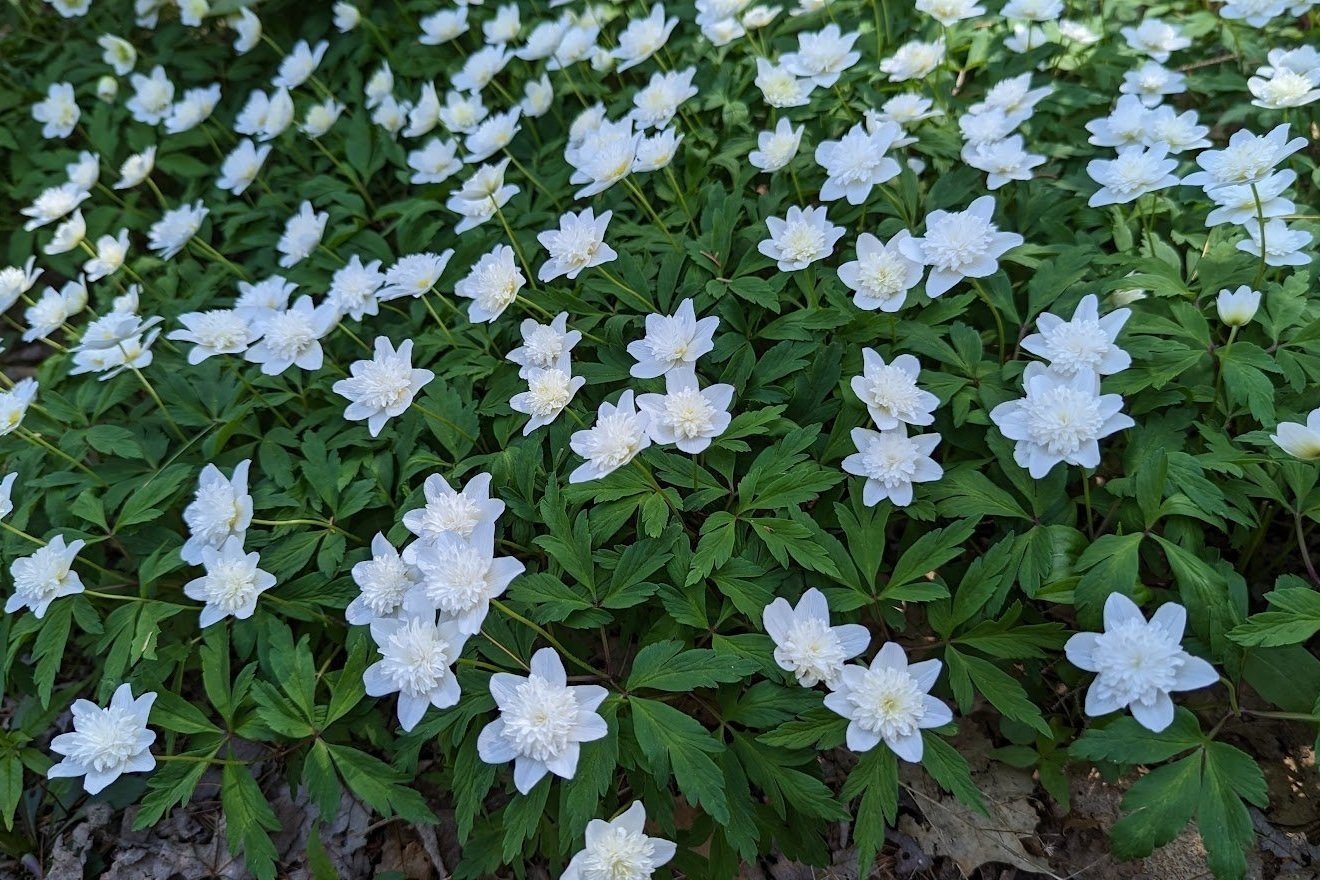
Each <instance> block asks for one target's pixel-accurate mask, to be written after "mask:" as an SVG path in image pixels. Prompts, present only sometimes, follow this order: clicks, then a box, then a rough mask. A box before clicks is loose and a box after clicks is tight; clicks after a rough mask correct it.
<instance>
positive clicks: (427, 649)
mask: <svg viewBox="0 0 1320 880" xmlns="http://www.w3.org/2000/svg"><path fill="white" fill-rule="evenodd" d="M371 637H372V639H374V640H375V642H376V650H377V651H379V652H380V655H381V659H380V660H377V661H376V662H375V663H373V664H371V665H370V666H368V667H367V668H366V671H364V672H363V673H362V684H363V686H364V687H365V688H366V692H367V694H368V696H372V697H382V696H384V695H386V694H392V693H395V692H397V693H398V694H399V705H398V710H397V711H398V717H399V726H400V727H402V728H403V729H404V730H405V731H407V730H412V729H413V728H414V727H416V726H417V722H419V721H421V720H422V716H423V715H425V714H426V708H427V707H428V706H435V707H436V708H437V709H447V708H449V707H450V706H453V705H454V704H455V703H457V702H458V698H459V696H460V695H461V694H460V692H459V687H458V678H457V677H455V675H454V672H453V669H452V668H451V667H453V665H454V664H455V663H457V662H458V657H459V655H460V654H462V653H463V645H464V644H465V643H466V642H467V638H468V637H467V635H466V634H465V633H463V632H462V631H460V630H459V628H458V625H457V624H455V623H454V622H453V621H442V622H440V623H436V620H435V615H434V614H428V615H423V616H421V617H406V618H400V619H393V620H382V619H378V620H373V621H372V622H371Z"/></svg>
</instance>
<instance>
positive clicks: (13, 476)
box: [0, 471, 18, 519]
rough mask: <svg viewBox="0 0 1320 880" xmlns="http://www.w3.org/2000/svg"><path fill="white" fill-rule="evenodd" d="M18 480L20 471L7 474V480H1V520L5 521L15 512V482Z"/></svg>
mask: <svg viewBox="0 0 1320 880" xmlns="http://www.w3.org/2000/svg"><path fill="white" fill-rule="evenodd" d="M17 479H18V471H11V472H10V473H8V474H5V478H4V479H3V480H0V519H4V518H5V517H7V516H9V514H11V513H13V512H14V500H13V497H12V496H13V494H14V481H15V480H17Z"/></svg>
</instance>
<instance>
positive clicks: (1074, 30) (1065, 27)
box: [1059, 18, 1100, 46]
mask: <svg viewBox="0 0 1320 880" xmlns="http://www.w3.org/2000/svg"><path fill="white" fill-rule="evenodd" d="M1059 35H1060V36H1061V37H1063V38H1064V39H1065V40H1072V41H1073V42H1074V43H1080V44H1081V45H1083V46H1090V45H1093V44H1095V43H1098V42H1100V35H1099V34H1097V33H1096V32H1095V31H1093V30H1091V29H1090V28H1089V27H1087V26H1086V25H1084V24H1082V23H1081V22H1080V21H1073V20H1072V19H1068V18H1061V19H1059Z"/></svg>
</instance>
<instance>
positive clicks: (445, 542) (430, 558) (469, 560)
mask: <svg viewBox="0 0 1320 880" xmlns="http://www.w3.org/2000/svg"><path fill="white" fill-rule="evenodd" d="M414 546H415V547H416V550H415V552H414V553H413V554H412V559H411V560H408V559H405V560H404V561H405V562H407V561H411V562H412V563H413V564H414V565H416V566H417V568H418V570H420V571H421V573H422V577H421V579H420V581H419V583H418V586H417V588H416V590H414V591H413V592H412V593H411V594H410V595H409V596H408V597H407V598H406V599H405V600H404V607H405V609H406V610H407V609H414V610H425V611H426V612H428V613H431V612H434V611H439V612H440V613H441V615H442V616H443V617H444V618H445V619H446V620H452V621H454V622H455V623H456V624H457V625H458V629H459V631H460V632H463V633H467V634H468V635H472V634H474V633H477V632H479V631H480V630H481V624H482V622H483V621H484V620H485V619H486V615H487V614H489V613H490V603H491V600H492V599H495V598H497V597H499V596H501V595H503V594H504V591H505V590H506V589H508V587H509V583H510V582H511V581H512V580H513V579H514V578H516V577H517V576H518V575H520V574H522V572H523V569H524V566H523V564H522V563H521V562H519V561H518V560H517V559H514V558H513V557H512V556H496V555H495V526H494V524H493V523H490V522H483V523H482V524H481V525H480V526H479V527H478V528H477V529H475V530H474V531H473V532H472V534H471V535H470V536H469V537H468V538H467V539H464V538H462V537H460V536H459V535H458V534H456V533H454V532H445V533H444V534H442V535H440V536H438V537H437V538H435V539H434V540H432V541H429V542H426V543H422V544H418V545H414Z"/></svg>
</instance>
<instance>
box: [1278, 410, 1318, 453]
mask: <svg viewBox="0 0 1320 880" xmlns="http://www.w3.org/2000/svg"><path fill="white" fill-rule="evenodd" d="M1270 439H1271V440H1273V441H1274V443H1275V445H1276V446H1278V447H1279V448H1280V449H1282V450H1283V451H1284V452H1286V453H1288V454H1289V455H1291V456H1293V457H1294V458H1300V459H1301V460H1302V461H1314V460H1316V459H1318V458H1320V408H1318V409H1313V410H1311V412H1310V413H1308V414H1307V416H1306V422H1305V424H1303V423H1302V422H1279V424H1278V426H1277V427H1275V429H1274V433H1273V434H1271V435H1270Z"/></svg>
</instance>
